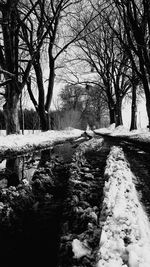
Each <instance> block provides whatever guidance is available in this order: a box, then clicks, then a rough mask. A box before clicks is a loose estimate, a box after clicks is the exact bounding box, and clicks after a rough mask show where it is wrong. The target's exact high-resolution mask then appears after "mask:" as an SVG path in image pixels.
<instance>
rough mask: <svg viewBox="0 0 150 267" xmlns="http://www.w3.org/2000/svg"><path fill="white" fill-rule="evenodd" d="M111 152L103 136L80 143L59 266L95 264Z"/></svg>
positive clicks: (66, 207)
mask: <svg viewBox="0 0 150 267" xmlns="http://www.w3.org/2000/svg"><path fill="white" fill-rule="evenodd" d="M109 151H110V147H109V146H108V144H106V143H104V142H103V139H92V140H90V141H88V142H85V143H83V144H81V145H80V146H79V148H78V149H77V150H76V152H75V154H74V156H73V160H72V163H71V164H70V178H69V182H68V192H67V195H66V200H65V202H64V209H63V216H62V227H61V239H60V251H59V264H58V266H59V267H71V266H73V267H76V266H80V267H82V266H85V267H93V266H94V265H95V263H96V260H97V259H96V255H97V250H98V248H99V240H100V234H101V229H100V227H99V216H100V212H101V208H102V201H103V187H104V183H105V180H104V177H103V174H104V167H105V164H106V158H107V155H108V153H109Z"/></svg>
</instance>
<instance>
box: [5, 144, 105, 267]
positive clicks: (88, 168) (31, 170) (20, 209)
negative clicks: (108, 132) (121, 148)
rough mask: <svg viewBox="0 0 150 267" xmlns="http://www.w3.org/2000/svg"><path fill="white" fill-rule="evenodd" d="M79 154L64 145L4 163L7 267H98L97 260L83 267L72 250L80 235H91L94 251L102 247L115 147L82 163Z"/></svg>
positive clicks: (98, 151) (87, 154)
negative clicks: (108, 170)
mask: <svg viewBox="0 0 150 267" xmlns="http://www.w3.org/2000/svg"><path fill="white" fill-rule="evenodd" d="M85 143H87V147H88V142H85ZM89 145H90V144H89ZM76 148H77V146H76V144H75V145H74V144H70V143H65V144H63V145H58V146H56V147H55V148H51V149H50V150H43V151H36V152H34V153H32V154H31V153H30V154H26V155H24V156H19V157H12V158H5V159H4V158H3V159H1V164H0V177H1V179H0V188H1V189H0V218H1V220H0V240H1V242H0V252H1V254H0V255H1V256H0V260H1V263H2V266H11V265H14V266H30V265H31V266H47V265H49V266H53V267H55V266H57V267H58V266H59V267H71V266H93V264H94V260H95V258H94V257H95V256H94V254H93V256H91V258H86V257H83V258H82V259H81V260H79V261H78V260H77V259H75V258H74V256H73V253H72V252H71V249H70V246H71V243H72V241H73V240H74V239H77V238H79V237H80V235H81V236H82V235H83V236H84V235H85V236H86V235H88V237H89V243H90V246H91V247H92V250H93V251H94V250H95V248H96V246H98V244H99V236H100V229H99V225H98V218H99V212H100V210H99V207H100V204H101V203H102V195H103V186H104V182H105V181H104V179H103V172H104V167H105V162H106V158H107V155H108V153H109V149H110V147H109V146H107V144H101V145H100V147H99V148H98V149H96V150H95V148H94V149H90V150H88V149H87V150H86V151H84V152H83V153H81V154H83V155H82V156H81V157H79V158H78V152H79V151H80V149H79V150H78V152H77V154H76ZM81 149H82V148H81ZM75 154H76V156H74V155H75ZM79 154H80V152H79ZM75 173H76V177H75V176H74V175H75ZM78 210H80V214H79V213H78ZM81 211H82V212H81ZM94 212H95V217H92V216H94ZM90 214H91V215H90ZM90 216H91V217H90ZM96 216H97V217H96ZM95 218H97V219H96V221H94V222H93V220H95ZM92 224H93V225H94V226H93V228H92V229H89V228H88V227H92ZM92 257H93V258H92ZM82 260H83V261H82Z"/></svg>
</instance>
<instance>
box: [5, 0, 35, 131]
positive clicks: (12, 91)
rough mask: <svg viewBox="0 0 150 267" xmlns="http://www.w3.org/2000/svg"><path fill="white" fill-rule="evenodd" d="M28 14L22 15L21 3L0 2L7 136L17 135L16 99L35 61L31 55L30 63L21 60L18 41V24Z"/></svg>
mask: <svg viewBox="0 0 150 267" xmlns="http://www.w3.org/2000/svg"><path fill="white" fill-rule="evenodd" d="M35 5H36V4H35ZM30 12H31V11H28V12H26V14H25V15H24V4H23V1H21V0H20V1H19V0H13V1H11V0H7V1H1V2H0V17H1V19H0V30H1V33H0V37H1V45H0V74H1V78H2V82H1V83H0V87H1V89H2V90H1V94H3V96H4V98H5V104H4V105H3V109H4V114H5V121H6V133H7V134H12V133H19V131H20V126H19V118H18V105H19V99H20V96H21V92H22V89H23V88H24V86H25V84H26V82H27V79H28V76H29V73H30V70H31V66H32V62H33V61H34V58H35V55H34V56H33V57H32V60H27V58H26V59H25V56H26V54H25V50H24V45H23V43H22V42H21V40H20V30H21V22H22V21H25V20H26V18H27V17H28V15H29V14H30Z"/></svg>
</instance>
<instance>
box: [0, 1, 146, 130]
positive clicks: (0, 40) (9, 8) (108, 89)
mask: <svg viewBox="0 0 150 267" xmlns="http://www.w3.org/2000/svg"><path fill="white" fill-rule="evenodd" d="M149 51H150V2H149V1H148V0H130V1H128V0H125V1H121V0H107V1H99V0H87V1H85V0H73V1H71V0H37V1H34V0H26V1H23V0H5V1H0V75H1V82H0V88H1V90H0V97H1V98H2V99H3V102H4V104H3V113H4V118H5V125H6V132H7V134H11V133H17V132H19V131H20V120H19V116H18V110H19V101H20V98H21V97H22V91H23V89H24V88H25V89H26V90H27V92H28V94H29V96H30V99H31V101H32V103H33V105H34V108H35V111H36V113H37V117H38V120H39V123H40V129H41V130H43V131H46V130H48V129H49V128H50V127H52V126H53V119H52V117H53V116H51V115H49V112H50V107H51V101H52V96H53V90H54V85H55V82H56V80H57V79H58V78H61V80H62V81H65V82H66V83H67V84H68V86H71V87H70V89H68V88H69V87H67V86H65V87H64V90H66V94H67V92H68V90H70V92H71V91H72V92H73V91H74V88H75V94H76V96H78V95H80V97H78V99H79V98H81V99H82V101H79V103H78V107H77V106H76V107H75V108H74V107H73V106H72V108H70V109H69V103H70V102H71V101H72V95H71V94H72V93H71V94H70V95H69V94H68V98H67V103H66V105H67V106H66V114H67V110H68V109H69V110H72V111H71V112H72V114H74V116H76V119H77V117H82V118H84V119H85V117H84V116H83V114H85V112H84V108H85V106H84V105H87V106H86V114H88V112H87V110H88V108H87V107H88V106H89V107H90V108H91V109H93V110H94V108H96V112H95V116H100V114H101V110H100V109H102V108H103V103H104V102H105V109H107V111H108V112H109V121H110V123H115V124H116V126H118V125H121V124H122V123H123V122H122V102H123V99H124V98H125V97H126V96H127V95H128V94H130V96H131V99H132V107H131V115H132V116H131V127H130V129H131V130H132V129H136V128H137V125H136V116H137V96H138V95H139V94H144V95H145V99H146V110H147V115H148V120H149V126H150V88H149V84H150V52H149ZM85 73H86V75H85ZM88 73H90V75H88ZM91 74H92V75H91ZM78 86H79V87H78ZM95 86H96V91H95ZM83 88H84V89H86V90H83ZM83 91H84V92H83ZM85 91H86V93H85ZM91 92H93V93H91ZM81 95H82V96H81ZM90 95H93V96H95V99H94V97H93V98H92V97H89V96H90ZM62 97H66V96H65V93H63V95H62ZM73 99H74V100H75V99H76V97H74V98H73ZM89 99H90V100H89ZM65 101H66V100H65V99H64V103H65ZM92 101H93V103H94V105H92ZM81 102H82V105H81ZM83 102H84V105H83ZM74 105H76V104H75V103H74ZM98 108H99V111H98V112H99V115H97V110H98ZM64 109H65V107H63V109H60V110H59V112H62V115H61V114H60V115H61V116H60V118H61V119H62V121H63V120H64ZM77 113H78V115H77ZM79 114H80V116H79ZM81 114H82V116H81ZM90 114H91V111H90V113H89V115H86V116H89V118H90ZM93 114H94V113H93ZM72 116H73V115H72ZM68 120H69V118H68ZM55 121H56V119H55ZM88 121H90V119H89V120H88ZM95 121H100V119H97V118H96V119H95ZM59 123H60V122H59Z"/></svg>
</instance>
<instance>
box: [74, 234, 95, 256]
mask: <svg viewBox="0 0 150 267" xmlns="http://www.w3.org/2000/svg"><path fill="white" fill-rule="evenodd" d="M72 251H73V253H74V258H77V259H79V258H81V257H83V256H86V255H90V254H91V250H90V249H89V248H88V246H87V244H85V243H84V242H81V241H80V240H79V239H73V241H72Z"/></svg>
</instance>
